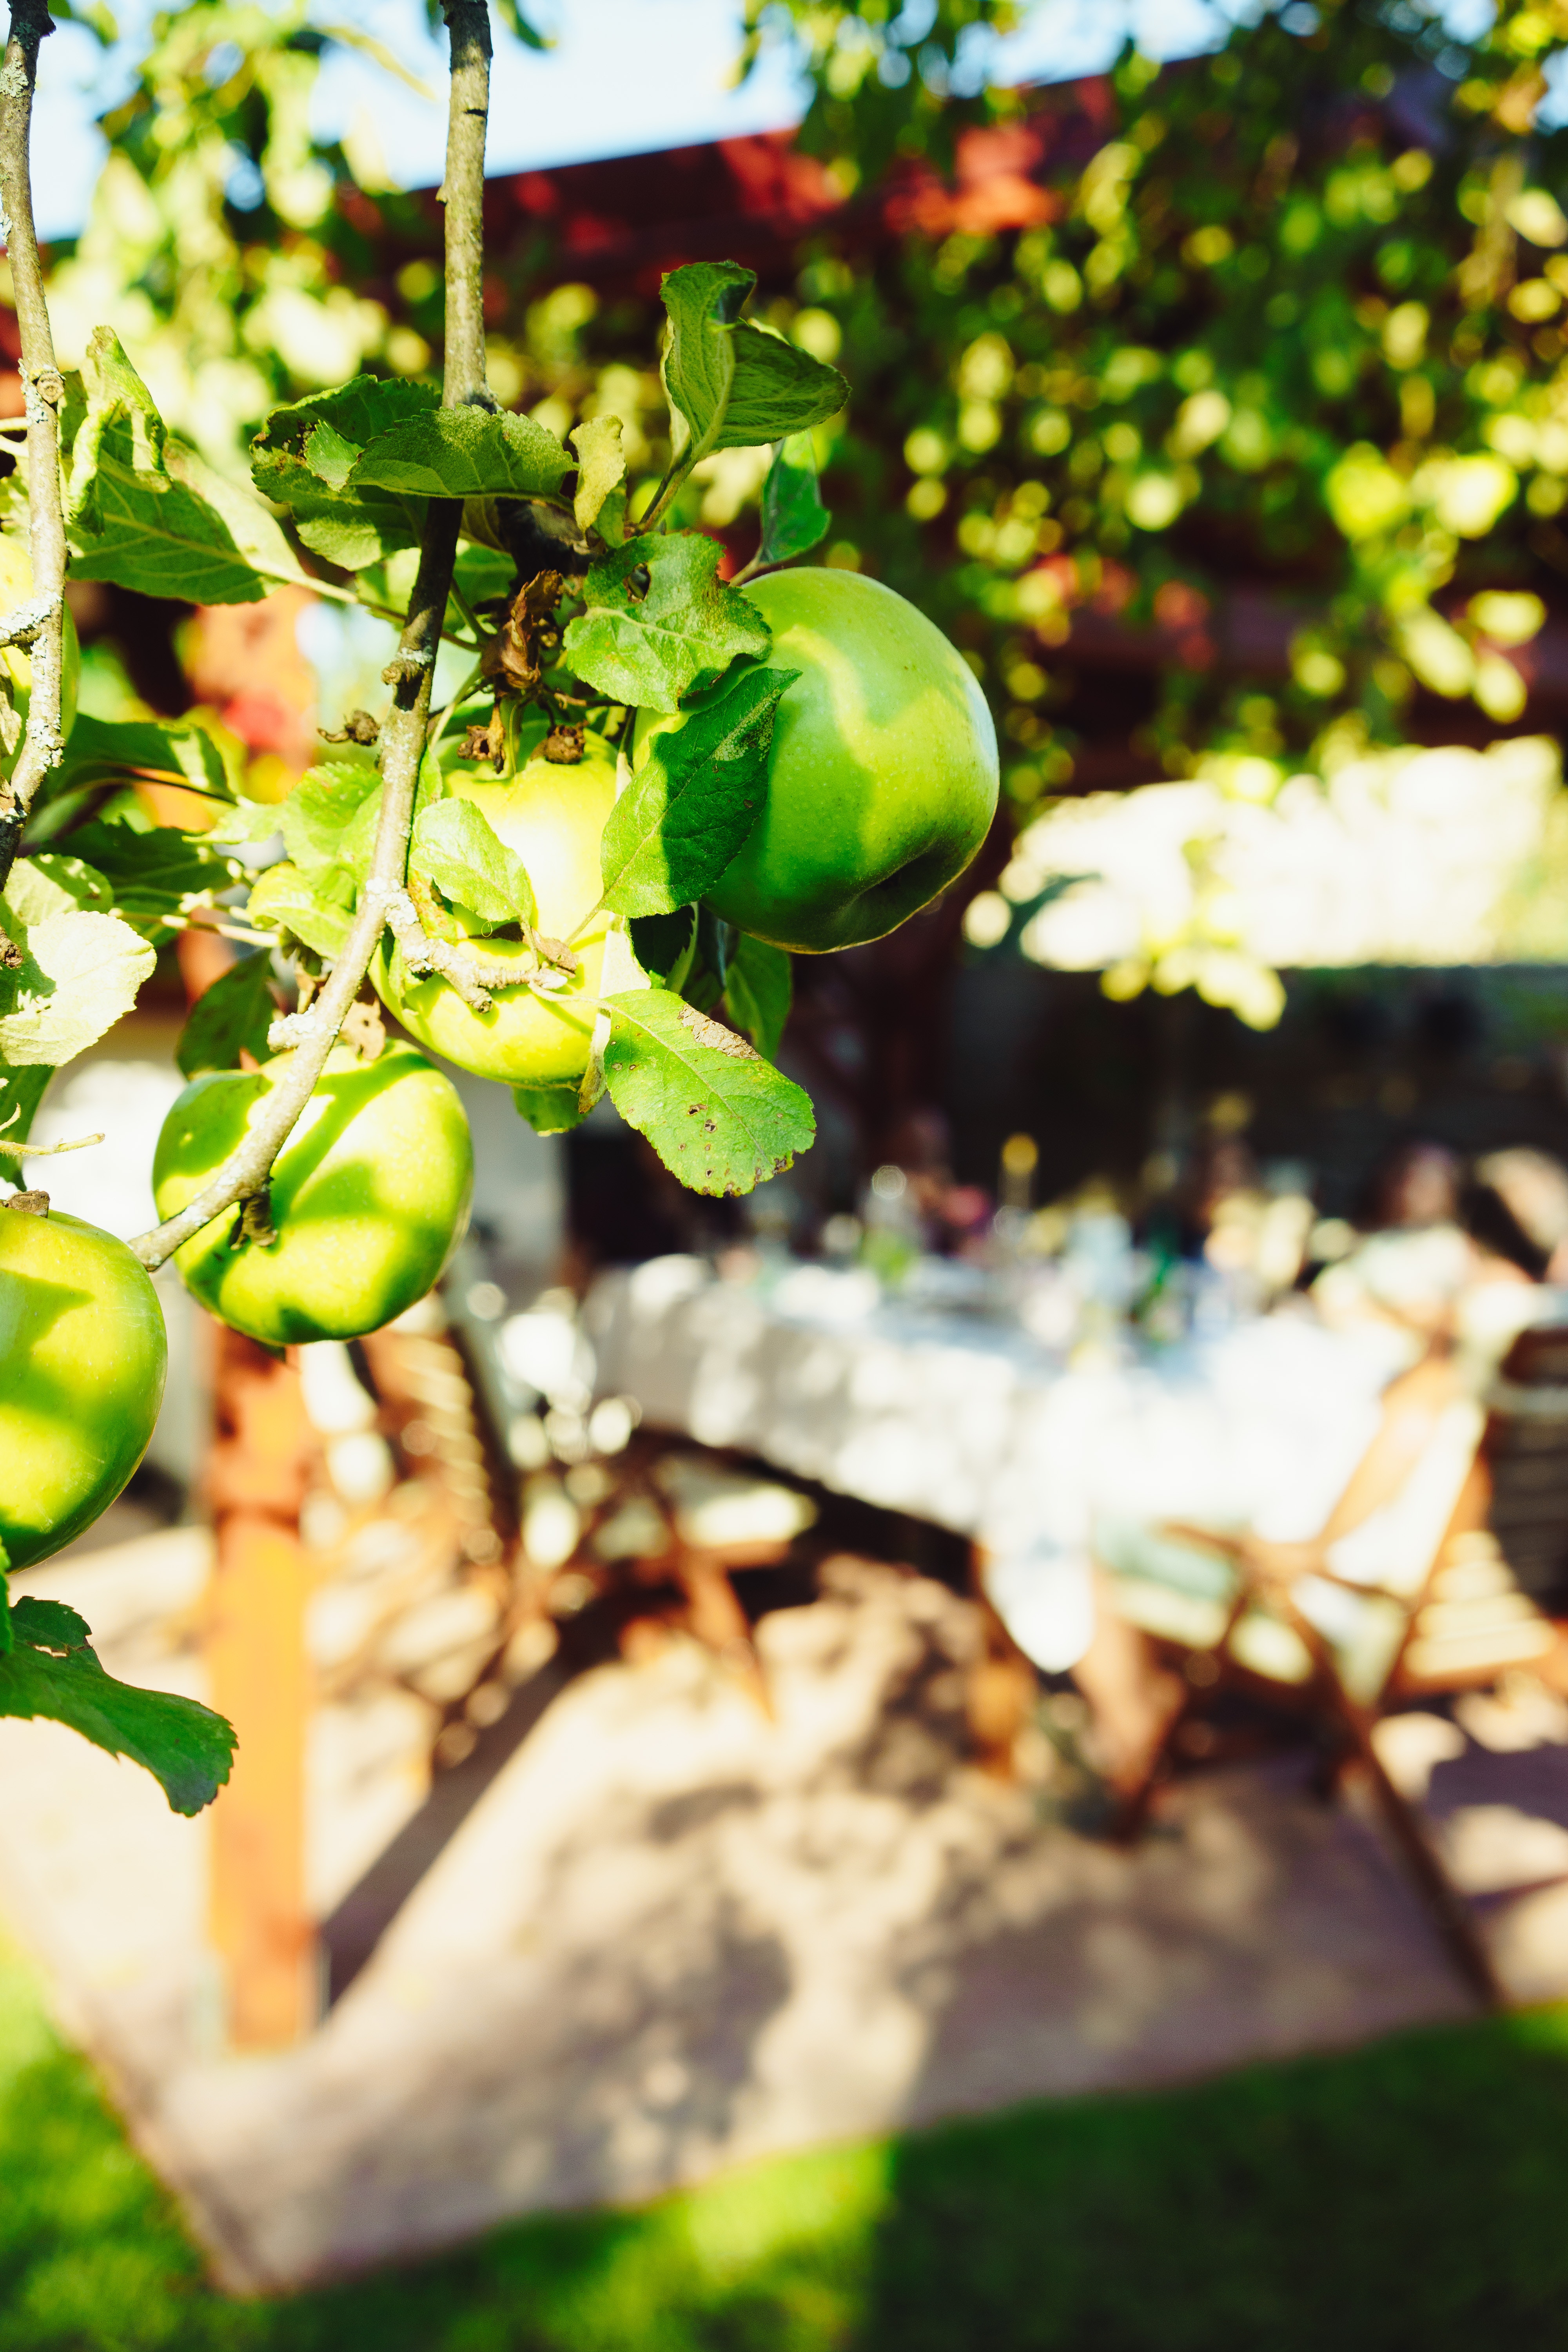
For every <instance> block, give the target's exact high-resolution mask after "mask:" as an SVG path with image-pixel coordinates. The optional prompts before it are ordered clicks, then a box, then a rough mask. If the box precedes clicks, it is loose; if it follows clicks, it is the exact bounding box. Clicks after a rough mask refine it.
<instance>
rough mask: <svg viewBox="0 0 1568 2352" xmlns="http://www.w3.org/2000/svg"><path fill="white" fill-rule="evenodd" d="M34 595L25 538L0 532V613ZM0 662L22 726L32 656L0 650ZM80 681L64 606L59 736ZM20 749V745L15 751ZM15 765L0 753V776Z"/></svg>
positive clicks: (72, 719) (68, 722)
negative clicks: (63, 646)
mask: <svg viewBox="0 0 1568 2352" xmlns="http://www.w3.org/2000/svg"><path fill="white" fill-rule="evenodd" d="M32 593H33V559H32V557H31V555H30V554H29V553H28V551H27V542H26V539H24V538H20V537H18V536H17V534H16V532H14V531H0V612H9V611H12V610H13V609H14V608H15V607H16V605H18V604H26V601H27V599H28V597H29V596H30V595H31V594H32ZM0 663H3V664H4V665H5V677H6V681H7V683H8V684H9V686H10V689H11V699H12V701H13V702H14V703H15V704H16V709H17V711H18V712H19V714H20V716H21V718H22V720H23V723H24V725H25V724H26V717H27V698H28V697H29V695H30V694H31V692H32V689H33V657H32V656H31V654H30V653H28V652H27V650H26V646H5V647H4V648H0ZM80 679H81V642H80V639H79V637H78V635H77V633H76V623H75V621H73V620H72V618H71V609H70V606H69V605H67V606H66V629H65V677H64V678H63V679H62V680H61V684H60V733H61V735H62V736H68V735H69V733H70V731H71V729H72V728H73V727H74V726H75V724H76V698H77V688H78V687H79V683H80ZM20 750H21V745H20V743H18V744H17V746H16V751H20ZM16 751H0V775H6V776H8V775H9V774H10V772H11V771H12V769H13V768H14V767H15V766H16Z"/></svg>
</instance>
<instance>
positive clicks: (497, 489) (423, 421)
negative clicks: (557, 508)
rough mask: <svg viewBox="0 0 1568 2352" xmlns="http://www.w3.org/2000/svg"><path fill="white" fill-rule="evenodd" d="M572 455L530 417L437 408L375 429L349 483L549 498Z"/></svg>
mask: <svg viewBox="0 0 1568 2352" xmlns="http://www.w3.org/2000/svg"><path fill="white" fill-rule="evenodd" d="M571 470H572V460H571V458H570V457H568V456H567V454H566V452H565V450H564V449H563V447H562V446H561V444H560V442H559V441H557V439H556V438H555V436H554V434H553V433H547V432H546V431H545V429H544V427H543V425H536V424H535V423H534V421H533V419H532V417H531V416H514V415H511V414H510V412H509V411H501V412H499V413H497V412H494V411H491V410H489V409H484V408H437V409H435V410H433V411H432V412H431V414H430V415H427V416H415V417H409V418H407V419H405V421H404V422H403V423H402V424H400V425H393V426H392V427H391V428H390V429H389V430H388V431H387V432H385V433H381V434H378V435H377V436H376V438H375V439H374V441H372V442H371V443H370V444H369V446H368V447H367V448H366V449H365V451H364V454H363V457H360V458H359V459H358V460H357V461H356V463H355V465H354V467H353V472H352V473H351V474H350V476H349V484H350V487H351V488H353V489H355V490H358V491H363V490H366V489H383V490H396V491H399V492H401V493H402V494H403V495H404V496H405V497H409V498H423V499H481V498H503V499H534V498H550V497H553V496H554V495H555V493H556V492H557V491H558V490H559V489H560V488H561V484H562V482H563V479H564V478H565V477H566V475H567V474H569V473H570V472H571Z"/></svg>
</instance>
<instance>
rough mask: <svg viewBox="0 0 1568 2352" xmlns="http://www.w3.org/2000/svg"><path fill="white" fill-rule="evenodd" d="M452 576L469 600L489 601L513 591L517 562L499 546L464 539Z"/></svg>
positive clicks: (473, 602) (471, 602) (477, 602)
mask: <svg viewBox="0 0 1568 2352" xmlns="http://www.w3.org/2000/svg"><path fill="white" fill-rule="evenodd" d="M452 577H453V580H454V581H455V582H456V583H457V585H458V587H459V588H460V589H461V590H462V592H463V593H464V595H465V596H466V597H467V598H468V602H469V604H489V603H491V602H492V601H493V599H494V598H496V597H497V596H507V595H510V590H511V584H512V582H513V581H514V580H515V579H516V577H517V566H516V564H515V563H514V562H512V560H511V558H510V555H503V554H501V553H500V550H499V549H497V548H493V547H475V546H474V545H473V544H472V542H471V541H464V543H463V545H462V546H461V547H459V548H458V560H457V562H456V563H455V564H454V565H453V566H452Z"/></svg>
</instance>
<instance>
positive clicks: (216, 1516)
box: [207, 1323, 321, 2050]
mask: <svg viewBox="0 0 1568 2352" xmlns="http://www.w3.org/2000/svg"><path fill="white" fill-rule="evenodd" d="M210 1328H211V1334H212V1343H213V1353H214V1365H213V1370H214V1379H213V1401H214V1424H215V1425H214V1432H213V1449H212V1461H211V1468H210V1471H209V1475H208V1498H209V1502H210V1505H211V1508H212V1514H213V1522H214V1528H215V1532H216V1553H217V1560H216V1574H215V1577H214V1581H213V1589H212V1595H211V1612H210V1619H209V1627H208V1636H207V1657H208V1664H209V1669H210V1674H211V1679H212V1690H211V1698H212V1704H213V1706H216V1708H218V1710H219V1711H220V1713H222V1714H224V1715H226V1716H227V1717H228V1719H229V1721H230V1722H231V1723H232V1724H233V1725H234V1727H235V1729H236V1730H237V1733H238V1735H239V1751H238V1754H237V1757H236V1759H235V1766H234V1774H233V1778H232V1779H231V1780H230V1781H229V1783H228V1786H227V1788H226V1789H225V1790H223V1792H222V1794H221V1795H220V1796H219V1798H218V1801H217V1802H216V1804H215V1806H214V1807H213V1810H212V1816H211V1822H212V1827H211V1839H212V1844H211V1856H212V1878H211V1895H210V1915H209V1924H210V1930H211V1935H212V1939H213V1944H214V1947H215V1948H216V1951H217V1954H218V1957H219V1959H220V1961H221V1962H222V1965H223V1969H224V1977H225V1983H226V1996H227V2016H228V2034H229V2040H230V2042H231V2044H232V2045H233V2046H234V2047H235V2048H236V2049H240V2050H261V2049H275V2048H278V2047H279V2046H280V2045H284V2044H287V2043H289V2042H297V2041H298V2040H299V2039H300V2036H301V2035H303V2034H305V2033H307V2032H309V2031H310V2028H311V2026H312V2025H313V2024H314V2023H315V2021H316V2019H317V2016H318V2013H319V2011H320V2006H321V2002H320V1990H319V1984H318V1968H317V1955H316V1945H315V1930H314V1927H313V1924H312V1922H311V1920H310V1914H309V1910H308V1908H307V1905H306V1897H305V1737H306V1729H307V1723H308V1717H309V1710H310V1683H309V1670H308V1663H307V1657H306V1650H305V1600H306V1577H305V1563H304V1555H303V1551H302V1549H301V1546H300V1502H301V1500H302V1498H303V1494H304V1485H305V1473H306V1468H307V1464H308V1460H309V1454H310V1426H309V1423H307V1421H306V1418H305V1408H304V1402H303V1399H302V1397H301V1394H300V1376H299V1373H298V1372H297V1371H296V1370H295V1369H294V1367H293V1365H292V1364H290V1363H289V1362H286V1361H285V1360H282V1359H281V1358H279V1357H276V1356H273V1355H271V1354H270V1353H269V1352H268V1349H265V1348H261V1347H258V1346H257V1344H256V1342H255V1341H254V1340H251V1339H242V1338H241V1337H240V1336H239V1334H238V1333H237V1332H235V1331H230V1330H228V1329H226V1328H225V1327H224V1326H223V1325H222V1324H220V1323H214V1324H213V1325H212V1326H211V1327H210Z"/></svg>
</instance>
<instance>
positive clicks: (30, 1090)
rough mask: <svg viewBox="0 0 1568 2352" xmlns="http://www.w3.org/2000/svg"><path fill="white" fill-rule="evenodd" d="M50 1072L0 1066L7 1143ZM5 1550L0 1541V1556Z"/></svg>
mask: <svg viewBox="0 0 1568 2352" xmlns="http://www.w3.org/2000/svg"><path fill="white" fill-rule="evenodd" d="M54 1075H55V1074H54V1072H53V1070H52V1069H51V1068H50V1067H49V1065H48V1064H47V1062H31V1063H29V1064H27V1066H26V1067H25V1068H23V1069H19V1070H7V1069H0V1136H3V1137H4V1138H5V1141H6V1142H7V1143H26V1140H27V1138H28V1136H29V1135H31V1133H32V1131H33V1121H34V1119H35V1118H37V1111H38V1105H39V1104H40V1103H41V1102H42V1101H43V1099H44V1096H45V1093H46V1091H47V1087H48V1083H49V1080H50V1079H51V1078H52V1077H53V1076H54ZM21 1165H22V1163H21V1162H20V1161H19V1160H13V1159H12V1157H11V1155H10V1153H9V1152H8V1151H0V1176H9V1177H10V1178H11V1180H12V1181H13V1182H14V1183H16V1184H17V1185H20V1184H22V1183H24V1182H25V1181H26V1179H25V1178H24V1177H23V1175H22V1174H21ZM4 1552H5V1545H4V1544H0V1555H4ZM0 1646H3V1645H0Z"/></svg>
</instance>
